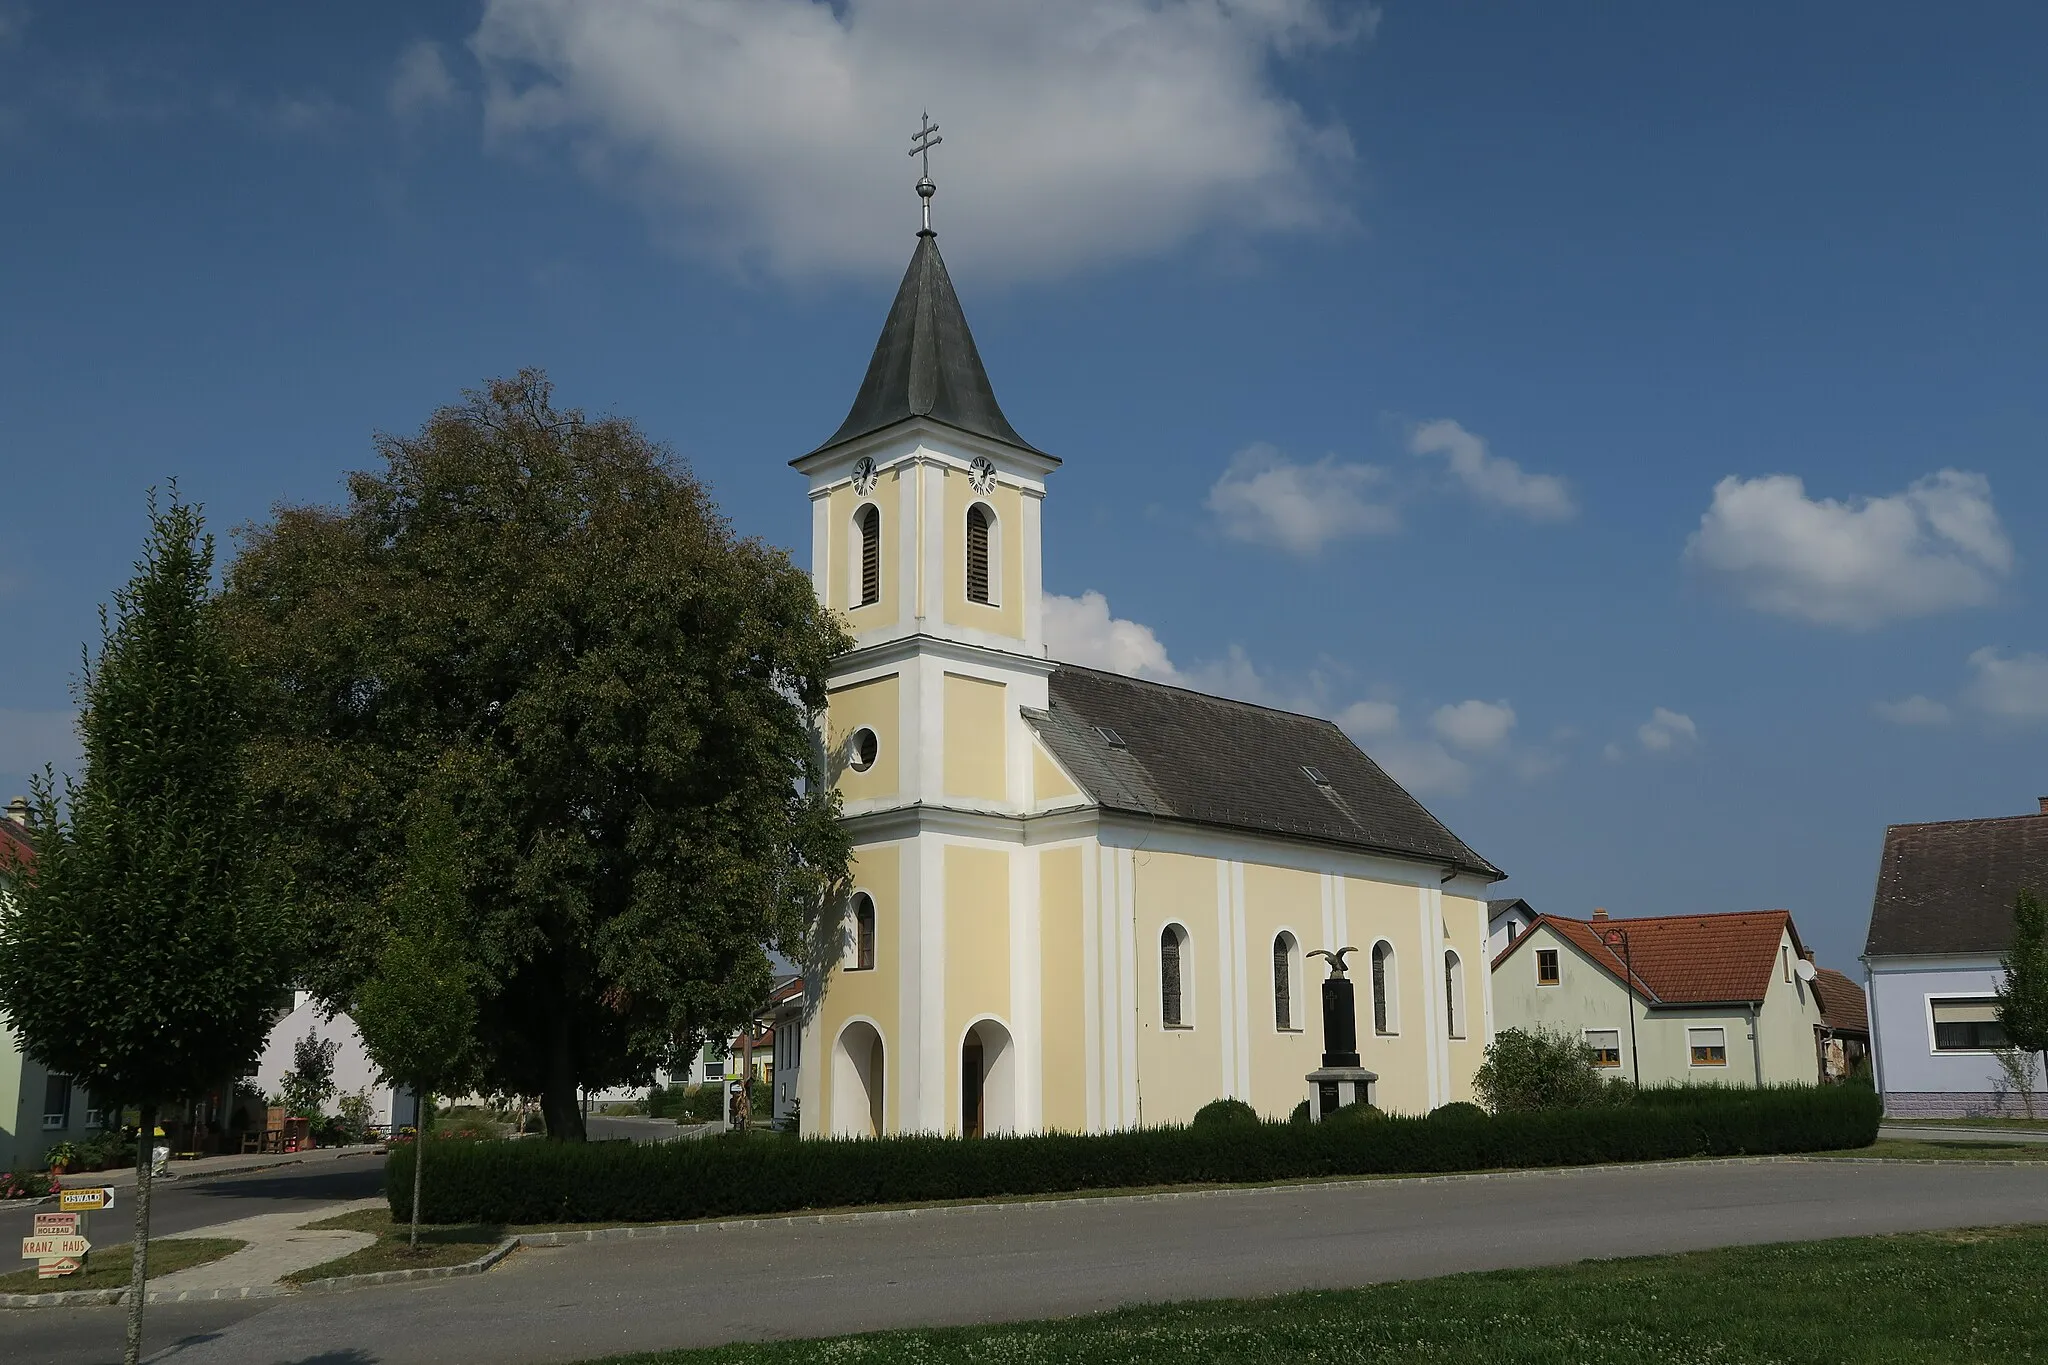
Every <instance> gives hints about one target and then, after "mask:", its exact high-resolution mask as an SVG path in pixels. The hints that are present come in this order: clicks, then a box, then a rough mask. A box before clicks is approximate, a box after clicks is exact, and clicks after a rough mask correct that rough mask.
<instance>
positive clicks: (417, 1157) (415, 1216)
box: [406, 1091, 434, 1251]
mask: <svg viewBox="0 0 2048 1365" xmlns="http://www.w3.org/2000/svg"><path fill="white" fill-rule="evenodd" d="M433 1102H434V1097H433V1096H431V1095H429V1094H427V1093H426V1092H425V1091H421V1092H420V1093H419V1095H418V1096H416V1097H415V1098H414V1100H413V1106H414V1112H413V1116H412V1117H413V1124H412V1131H413V1139H412V1238H411V1240H410V1241H409V1242H407V1244H406V1245H407V1246H408V1248H410V1249H411V1250H413V1251H418V1250H419V1249H420V1172H421V1170H423V1169H424V1168H425V1167H426V1164H427V1116H428V1115H429V1114H431V1113H433V1112H434V1111H433V1109H432V1108H431V1107H430V1106H431V1105H432V1104H433Z"/></svg>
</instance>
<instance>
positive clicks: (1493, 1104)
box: [1472, 1028, 1605, 1114]
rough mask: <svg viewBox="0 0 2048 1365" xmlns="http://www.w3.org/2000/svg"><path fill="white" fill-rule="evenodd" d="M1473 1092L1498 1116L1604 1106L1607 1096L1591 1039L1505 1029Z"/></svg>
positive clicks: (1488, 1050)
mask: <svg viewBox="0 0 2048 1365" xmlns="http://www.w3.org/2000/svg"><path fill="white" fill-rule="evenodd" d="M1472 1088H1473V1090H1474V1091H1475V1092H1476V1093H1477V1094H1478V1096H1479V1099H1480V1102H1481V1103H1483V1104H1484V1105H1485V1106H1486V1107H1487V1108H1488V1109H1491V1110H1492V1111H1493V1112H1494V1113H1496V1114H1509V1113H1515V1112H1517V1111H1520V1110H1529V1109H1580V1108H1584V1107H1586V1106H1588V1105H1594V1104H1599V1103H1600V1102H1601V1101H1602V1099H1603V1098H1604V1094H1605V1088H1604V1087H1603V1086H1602V1085H1601V1082H1600V1074H1599V1073H1598V1072H1597V1071H1595V1070H1594V1069H1593V1049H1591V1048H1590V1047H1587V1046H1586V1043H1585V1040H1584V1039H1582V1038H1575V1037H1573V1036H1572V1035H1571V1034H1568V1033H1553V1032H1551V1031H1549V1030H1548V1029H1540V1028H1539V1029H1535V1030H1533V1031H1532V1030H1527V1029H1518V1028H1511V1029H1502V1030H1501V1031H1500V1033H1499V1034H1498V1035H1496V1036H1495V1037H1494V1040H1493V1041H1492V1042H1490V1043H1488V1044H1487V1045H1486V1056H1485V1059H1484V1060H1483V1061H1481V1062H1480V1064H1479V1070H1478V1071H1476V1072H1475V1073H1473V1076H1472Z"/></svg>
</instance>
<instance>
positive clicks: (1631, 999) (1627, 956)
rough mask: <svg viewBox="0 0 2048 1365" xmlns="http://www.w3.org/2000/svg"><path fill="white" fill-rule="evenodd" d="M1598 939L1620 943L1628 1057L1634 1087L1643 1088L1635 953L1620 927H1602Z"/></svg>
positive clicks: (1613, 943)
mask: <svg viewBox="0 0 2048 1365" xmlns="http://www.w3.org/2000/svg"><path fill="white" fill-rule="evenodd" d="M1600 941H1601V942H1602V943H1604V944H1606V945H1607V946H1608V947H1610V948H1612V947H1613V946H1614V945H1615V944H1617V943H1619V944H1620V945H1621V965H1622V968H1623V970H1624V971H1626V972H1627V973H1628V975H1627V977H1626V979H1625V980H1624V981H1623V982H1622V984H1623V985H1625V986H1627V987H1628V1059H1629V1061H1630V1063H1631V1064H1632V1065H1633V1066H1634V1068H1635V1076H1636V1089H1638V1090H1641V1089H1642V1088H1643V1054H1642V1052H1641V1051H1640V1050H1639V1049H1638V1048H1637V1047H1636V960H1635V955H1634V954H1633V953H1631V952H1630V951H1629V946H1628V930H1626V929H1621V928H1614V929H1603V930H1602V931H1601V932H1600Z"/></svg>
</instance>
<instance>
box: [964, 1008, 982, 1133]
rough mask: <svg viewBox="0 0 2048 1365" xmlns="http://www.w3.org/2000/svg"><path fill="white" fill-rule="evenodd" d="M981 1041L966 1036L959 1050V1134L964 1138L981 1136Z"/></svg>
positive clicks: (976, 1037)
mask: <svg viewBox="0 0 2048 1365" xmlns="http://www.w3.org/2000/svg"><path fill="white" fill-rule="evenodd" d="M981 1081H982V1071H981V1039H980V1037H979V1036H977V1035H975V1034H972V1033H970V1034H968V1035H967V1042H966V1043H965V1044H964V1045H963V1046H962V1047H961V1049H960V1132H961V1135H962V1136H964V1137H980V1136H981V1134H982V1119H983V1106H982V1083H981Z"/></svg>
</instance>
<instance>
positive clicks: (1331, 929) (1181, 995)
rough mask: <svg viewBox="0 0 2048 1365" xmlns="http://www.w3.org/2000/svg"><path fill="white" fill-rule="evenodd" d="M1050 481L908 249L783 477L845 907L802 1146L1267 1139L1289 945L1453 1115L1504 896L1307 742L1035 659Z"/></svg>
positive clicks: (1466, 855)
mask: <svg viewBox="0 0 2048 1365" xmlns="http://www.w3.org/2000/svg"><path fill="white" fill-rule="evenodd" d="M1059 463H1060V462H1059V460H1058V459H1057V458H1056V457H1054V456H1052V455H1049V454H1047V453H1045V452H1043V451H1040V450H1038V449H1036V448H1035V447H1033V446H1031V445H1030V444H1028V443H1027V442H1025V441H1024V440H1023V438H1022V437H1020V436H1019V435H1018V434H1017V433H1016V431H1015V430H1014V429H1013V428H1012V427H1011V426H1010V424H1009V422H1008V421H1007V419H1005V418H1004V417H1003V415H1002V412H1001V410H1000V408H999V407H998V406H997V405H996V402H995V398H994V394H993V391H992V389H991V387H990V385H989V382H988V378H987V375H986V373H985V371H984V370H983V368H982V365H981V361H980V358H979V355H978V354H977V353H976V351H975V348H974V343H973V338H972V336H971V334H970V333H969V332H968V330H967V326H966V322H965V318H964V316H963V315H962V314H961V311H960V308H959V303H958V299H957V298H956V297H955V295H954V292H953V288H952V285H951V282H950V281H949V279H948V278H947V276H946V272H945V266H944V263H943V261H942V260H941V259H940V257H939V254H938V247H937V242H936V238H935V237H934V236H933V235H932V234H931V233H930V232H929V231H928V230H927V231H926V232H924V233H921V234H920V236H919V241H918V246H917V251H916V254H915V255H914V257H913V259H912V261H911V265H910V269H909V271H908V272H907V273H906V275H905V277H904V281H903V286H902V289H901V290H900V291H899V293H898V295H897V298H896V301H895V304H894V305H893V306H892V308H891V311H890V314H889V318H888V320H887V322H886V323H885V325H884V328H883V333H882V337H881V340H880V341H879V343H878V344H877V346H876V349H875V354H874V358H873V360H872V361H871V362H870V365H869V369H868V373H867V376H866V379H865V380H864V382H863V384H862V386H861V390H860V393H859V396H858V397H857V398H856V400H855V403H854V407H853V410H852V411H851V412H850V413H849V415H848V417H847V420H846V422H845V423H844V424H843V425H842V427H841V428H840V430H839V432H838V433H836V434H835V435H834V436H833V437H832V439H831V440H829V441H827V442H826V443H825V444H824V445H823V446H821V447H819V448H818V449H817V450H815V451H813V452H811V453H810V454H809V455H806V456H804V457H802V458H800V459H798V460H796V461H794V462H793V464H794V465H795V467H796V469H797V470H798V471H799V472H800V473H801V474H803V475H805V476H806V477H807V478H808V479H809V481H810V498H811V508H812V536H811V560H812V572H813V578H814V582H815V586H816V589H817V592H818V594H819V596H820V598H821V599H822V600H823V601H824V602H825V603H826V604H827V605H828V606H830V607H831V608H833V609H834V610H835V611H837V612H838V613H840V614H841V616H842V619H843V620H844V621H845V623H846V624H847V627H848V629H849V630H850V631H851V633H852V635H853V640H854V647H853V648H852V650H851V651H849V652H848V653H847V654H846V655H844V656H842V657H841V659H840V660H838V661H837V663H836V664H835V669H834V673H833V676H832V678H831V681H830V686H829V690H828V697H829V700H828V710H827V713H826V715H825V717H824V719H823V730H824V733H823V740H824V743H825V746H826V750H827V754H828V758H829V764H830V768H831V771H832V774H833V780H834V781H835V783H836V785H837V789H838V791H839V794H840V797H841V800H842V802H843V813H844V818H845V820H846V822H847V826H848V828H849V831H850V832H851V834H852V837H853V842H854V847H855V856H854V879H853V893H852V895H851V897H850V900H849V904H848V906H847V908H846V914H845V923H844V935H843V943H844V951H843V953H842V954H841V956H840V959H839V960H838V961H837V962H836V963H835V964H833V965H832V966H831V968H830V970H829V971H824V972H818V971H816V970H815V969H814V970H813V980H812V983H811V992H810V997H809V999H808V1000H807V1002H806V1007H805V1012H804V1016H803V1019H802V1023H801V1029H802V1035H801V1045H800V1050H799V1055H800V1056H801V1058H802V1066H801V1069H800V1074H799V1076H798V1078H797V1081H796V1087H795V1088H796V1095H797V1098H798V1100H799V1103H800V1105H801V1112H802V1114H803V1128H804V1131H805V1132H806V1133H810V1134H826V1135H867V1134H872V1133H901V1132H935V1133H968V1134H981V1133H1001V1132H1034V1131H1042V1130H1061V1131H1070V1132H1099V1131H1105V1130H1110V1129H1117V1128H1129V1127H1136V1126H1146V1125H1158V1124H1164V1123H1181V1122H1186V1121H1187V1120H1188V1119H1190V1118H1191V1117H1192V1116H1193V1115H1194V1113H1195V1111H1196V1110H1197V1109H1199V1108H1200V1107H1201V1106H1202V1105H1204V1104H1206V1103H1208V1102H1209V1101H1211V1100H1215V1099H1218V1098H1223V1097H1231V1098H1237V1099H1241V1100H1244V1101H1247V1102H1248V1103H1250V1104H1251V1105H1252V1106H1253V1107H1254V1108H1256V1109H1257V1110H1258V1111H1259V1112H1260V1113H1262V1114H1265V1115H1268V1116H1270V1117H1285V1116H1286V1115H1287V1114H1288V1113H1289V1112H1290V1111H1291V1110H1292V1109H1293V1108H1294V1107H1295V1105H1296V1104H1297V1103H1299V1102H1300V1101H1301V1100H1303V1099H1304V1098H1306V1097H1307V1093H1308V1092H1307V1084H1306V1081H1305V1077H1306V1076H1307V1074H1308V1073H1309V1072H1311V1071H1313V1070H1315V1069H1316V1068H1317V1067H1318V1065H1319V1064H1320V1062H1321V1058H1322V1051H1323V1040H1322V1026H1321V1016H1320V1007H1319V1003H1318V1000H1319V988H1320V982H1321V980H1322V978H1323V976H1324V975H1325V972H1324V970H1323V966H1322V964H1321V962H1319V961H1317V960H1313V959H1311V958H1310V957H1309V956H1308V955H1309V954H1310V953H1312V952H1314V951H1316V950H1318V949H1322V950H1336V949H1338V948H1343V947H1355V948H1356V949H1357V950H1358V951H1357V952H1356V953H1355V954H1354V955H1353V956H1352V959H1351V962H1350V968H1351V974H1352V976H1353V978H1354V980H1355V981H1356V983H1357V987H1356V989H1357V998H1358V1016H1359V1017H1358V1034H1359V1042H1358V1049H1359V1053H1360V1064H1361V1065H1362V1066H1364V1067H1365V1068H1367V1069H1369V1070H1371V1071H1373V1072H1375V1073H1376V1074H1377V1075H1378V1077H1379V1080H1378V1082H1377V1085H1376V1093H1375V1097H1374V1098H1375V1102H1376V1103H1378V1104H1379V1105H1380V1107H1382V1108H1384V1109H1387V1110H1390V1111H1396V1112H1411V1113H1420V1112H1426V1111H1428V1110H1430V1109H1433V1108H1435V1107H1437V1106H1438V1105H1441V1104H1444V1103H1448V1102H1450V1101H1453V1100H1465V1099H1470V1098H1471V1090H1472V1087H1471V1078H1472V1074H1473V1072H1474V1070H1475V1069H1476V1068H1477V1067H1478V1065H1479V1062H1480V1058H1481V1053H1482V1050H1483V1048H1484V1045H1485V1042H1486V1039H1487V1037H1488V1036H1489V1034H1490V1032H1491V1029H1492V1003H1491V994H1490V986H1491V982H1490V973H1489V972H1488V971H1487V967H1486V956H1485V942H1486V933H1487V924H1486V901H1485V893H1486V888H1487V886H1488V884H1489V883H1491V882H1492V881H1495V880H1498V879H1499V878H1500V877H1501V875H1502V874H1501V873H1500V872H1499V871H1498V870H1497V869H1495V868H1494V867H1493V866H1492V865H1491V864H1489V863H1488V862H1486V860H1485V859H1483V858H1481V857H1479V856H1478V855H1477V854H1476V853H1474V852H1473V851H1472V850H1471V849H1470V848H1468V847H1467V846H1466V845H1465V844H1464V843H1463V842H1462V841H1461V840H1459V839H1458V838H1457V837H1456V836H1455V835H1453V834H1451V832H1450V831H1449V830H1448V829H1446V828H1444V826H1443V825H1442V824H1441V823H1439V822H1438V821H1437V820H1436V819H1435V818H1434V817H1433V816H1431V815H1430V814H1429V812H1427V811H1426V810H1424V809H1423V808H1422V806H1421V805H1420V804H1419V803H1417V802H1416V801H1415V800H1414V798H1413V797H1411V796H1410V795H1409V794H1408V793H1407V792H1405V791H1403V790H1402V789H1401V788H1400V787H1399V786H1398V785H1397V784H1396V783H1394V782H1393V781H1392V779H1390V778H1389V777H1387V775H1386V774H1385V773H1384V772H1383V771H1382V770H1380V769H1379V767H1378V766H1377V765H1376V764H1374V763H1373V762H1372V760H1371V759H1370V758H1368V757H1367V756H1366V755H1365V754H1364V753H1362V752H1360V751H1359V750H1358V749H1357V748H1356V746H1355V745H1353V744H1352V743H1351V741H1350V740H1349V739H1348V738H1346V737H1345V736H1344V735H1343V734H1342V732H1341V731H1339V730H1338V729H1337V728H1336V727H1335V726H1334V725H1332V724H1331V723H1329V722H1328V721H1324V720H1321V719H1318V718H1314V717H1307V716H1299V715H1292V714H1289V713H1286V712H1280V711H1274V710H1270V709H1268V708H1263V707H1257V706H1251V705H1249V704H1246V703H1243V702H1237V701H1232V700H1228V699H1224V698H1218V697H1210V696H1205V695H1203V694H1200V693H1195V692H1190V691H1186V690H1184V689H1180V688H1174V687H1167V686H1163V685H1161V684H1157V683H1150V682H1141V681H1139V680H1136V679H1131V678H1125V677H1121V676H1118V675H1115V674H1110V673H1103V672H1099V671H1096V670H1093V669H1086V668H1078V667H1074V666H1072V665H1068V664H1063V663H1058V662H1056V661H1054V660H1052V659H1051V658H1049V657H1048V656H1047V651H1046V643H1045V640H1044V636H1043V615H1044V613H1043V610H1042V564H1041V559H1040V543H1041V541H1040V511H1041V508H1042V505H1043V503H1044V499H1045V497H1046V492H1047V487H1046V484H1047V479H1048V477H1049V476H1050V475H1052V474H1053V473H1054V472H1055V471H1056V470H1057V469H1058V467H1059Z"/></svg>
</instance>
